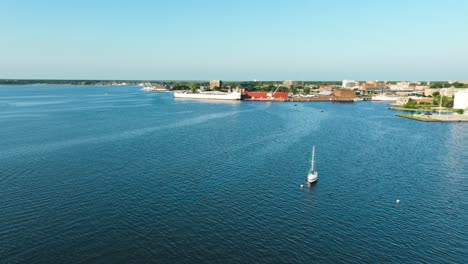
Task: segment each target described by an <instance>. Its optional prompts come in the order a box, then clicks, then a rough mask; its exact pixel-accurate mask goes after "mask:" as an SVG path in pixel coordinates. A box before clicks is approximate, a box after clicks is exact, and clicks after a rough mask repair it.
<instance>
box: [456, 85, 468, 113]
mask: <svg viewBox="0 0 468 264" xmlns="http://www.w3.org/2000/svg"><path fill="white" fill-rule="evenodd" d="M453 109H463V110H467V109H468V89H467V90H464V91H458V92H456V93H455V95H454V99H453Z"/></svg>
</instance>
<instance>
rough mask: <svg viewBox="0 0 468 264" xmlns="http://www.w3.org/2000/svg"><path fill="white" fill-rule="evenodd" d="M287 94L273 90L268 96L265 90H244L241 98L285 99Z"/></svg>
mask: <svg viewBox="0 0 468 264" xmlns="http://www.w3.org/2000/svg"><path fill="white" fill-rule="evenodd" d="M288 97H289V94H288V93H287V92H275V93H272V94H271V95H270V96H269V93H267V92H244V93H242V98H244V99H264V100H267V99H270V98H273V99H287V98H288Z"/></svg>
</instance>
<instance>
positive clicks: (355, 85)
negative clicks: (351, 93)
mask: <svg viewBox="0 0 468 264" xmlns="http://www.w3.org/2000/svg"><path fill="white" fill-rule="evenodd" d="M341 88H343V89H349V90H354V89H359V88H361V87H360V86H359V82H357V81H353V80H343V82H342V84H341Z"/></svg>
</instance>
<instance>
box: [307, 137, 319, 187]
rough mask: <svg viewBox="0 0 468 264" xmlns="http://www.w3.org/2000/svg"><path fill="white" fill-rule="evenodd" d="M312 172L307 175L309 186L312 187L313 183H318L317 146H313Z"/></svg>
mask: <svg viewBox="0 0 468 264" xmlns="http://www.w3.org/2000/svg"><path fill="white" fill-rule="evenodd" d="M310 163H311V164H310V165H311V166H310V170H309V173H308V174H307V184H308V185H309V186H310V185H311V184H312V183H314V182H316V181H317V179H318V172H317V171H316V170H315V169H314V163H315V145H314V146H312V160H311V162H310Z"/></svg>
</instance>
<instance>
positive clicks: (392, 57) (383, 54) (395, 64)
mask: <svg viewBox="0 0 468 264" xmlns="http://www.w3.org/2000/svg"><path fill="white" fill-rule="evenodd" d="M0 33H1V37H0V78H52V79H150V80H169V79H170V80H207V79H223V80H254V79H256V80H285V79H294V80H341V79H358V80H367V79H373V80H449V79H455V80H457V79H463V80H465V79H468V1H465V0H458V1H457V0H444V1H442V0H425V1H422V0H412V1H410V0H406V1H403V0H392V1H387V0H374V1H370V0H369V1H366V0H356V1H352V0H349V1H347V0H342V1H339V0H328V1H325V0H320V1H312V0H309V1H306V0H288V1H283V0H279V1H275V0H270V1H263V0H250V1H247V0H237V1H221V0H219V1H214V0H199V1H195V0H194V1H188V0H187V1H182V0H172V1H168V0H165V1H157V0H156V1H142V0H134V1H118V0H117V1H88V0H83V1H70V0H62V1H46V0H44V1H21V0H15V1H13V0H11V1H10V0H0Z"/></svg>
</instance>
